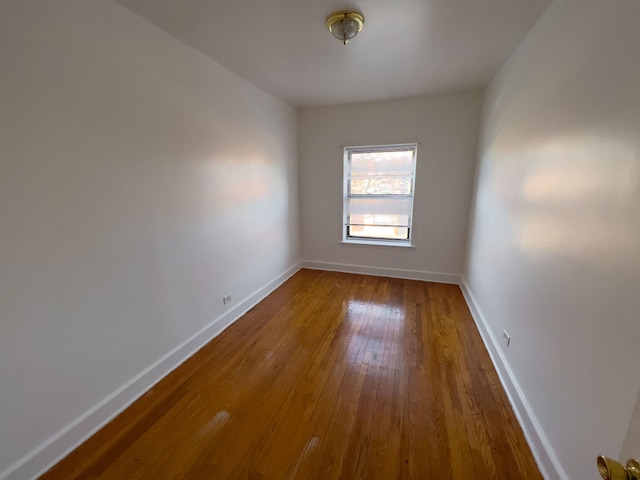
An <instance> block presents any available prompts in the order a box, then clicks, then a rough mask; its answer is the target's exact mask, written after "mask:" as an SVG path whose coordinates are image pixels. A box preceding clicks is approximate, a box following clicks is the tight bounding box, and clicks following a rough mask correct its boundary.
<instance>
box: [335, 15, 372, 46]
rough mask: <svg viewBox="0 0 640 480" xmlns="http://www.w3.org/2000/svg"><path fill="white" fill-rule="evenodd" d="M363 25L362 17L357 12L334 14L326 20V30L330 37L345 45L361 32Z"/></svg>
mask: <svg viewBox="0 0 640 480" xmlns="http://www.w3.org/2000/svg"><path fill="white" fill-rule="evenodd" d="M363 25H364V17H363V16H362V15H361V14H359V13H358V12H353V11H350V10H343V11H341V12H336V13H334V14H332V15H330V16H329V18H327V28H328V29H329V31H330V32H331V35H333V36H334V37H336V38H337V39H338V40H340V41H341V42H342V43H344V44H345V45H346V44H347V42H348V41H349V40H351V39H352V38H353V37H355V36H356V34H357V33H358V32H359V31H360V30H362V27H363Z"/></svg>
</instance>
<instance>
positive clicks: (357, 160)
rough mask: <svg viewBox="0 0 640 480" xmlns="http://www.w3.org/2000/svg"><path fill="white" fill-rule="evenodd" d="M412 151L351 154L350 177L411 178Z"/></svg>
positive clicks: (412, 169)
mask: <svg viewBox="0 0 640 480" xmlns="http://www.w3.org/2000/svg"><path fill="white" fill-rule="evenodd" d="M413 152H414V151H413V149H411V150H396V151H393V150H391V151H378V152H352V153H351V177H353V178H355V177H361V176H380V177H393V176H400V177H412V176H413V171H414V168H413Z"/></svg>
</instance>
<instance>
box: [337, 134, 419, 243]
mask: <svg viewBox="0 0 640 480" xmlns="http://www.w3.org/2000/svg"><path fill="white" fill-rule="evenodd" d="M416 151H417V144H404V145H384V146H372V147H346V148H345V151H344V210H343V214H344V235H343V240H345V241H349V240H357V241H383V242H387V243H391V244H409V243H410V242H411V221H412V217H413V191H414V183H415V182H414V180H415V169H416Z"/></svg>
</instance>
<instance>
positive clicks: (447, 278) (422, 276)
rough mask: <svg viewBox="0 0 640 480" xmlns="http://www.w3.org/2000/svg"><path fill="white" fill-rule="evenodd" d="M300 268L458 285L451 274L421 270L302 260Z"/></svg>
mask: <svg viewBox="0 0 640 480" xmlns="http://www.w3.org/2000/svg"><path fill="white" fill-rule="evenodd" d="M302 268H309V269H311V270H329V271H331V272H344V273H359V274H362V275H374V276H377V277H391V278H403V279H406V280H423V281H425V282H437V283H451V284H454V285H460V281H461V279H460V275H456V274H453V273H436V272H425V271H421V270H404V269H401V268H384V267H369V266H365V265H351V264H348V263H331V262H318V261H314V260H303V261H302Z"/></svg>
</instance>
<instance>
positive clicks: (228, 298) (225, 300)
mask: <svg viewBox="0 0 640 480" xmlns="http://www.w3.org/2000/svg"><path fill="white" fill-rule="evenodd" d="M222 303H224V304H225V305H226V304H227V303H231V294H229V295H225V296H224V297H222Z"/></svg>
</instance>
